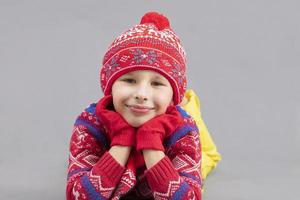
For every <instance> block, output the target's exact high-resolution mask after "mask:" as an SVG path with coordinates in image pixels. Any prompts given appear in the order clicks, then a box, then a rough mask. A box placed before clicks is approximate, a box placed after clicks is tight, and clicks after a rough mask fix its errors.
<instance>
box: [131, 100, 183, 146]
mask: <svg viewBox="0 0 300 200" xmlns="http://www.w3.org/2000/svg"><path fill="white" fill-rule="evenodd" d="M182 123H183V119H182V117H181V116H180V113H179V112H178V111H177V109H176V107H175V106H169V107H168V108H167V111H166V113H165V114H164V115H160V116H158V117H155V118H153V119H151V120H149V121H147V122H146V123H144V124H143V125H142V126H141V127H140V128H139V130H138V132H137V136H136V138H137V147H136V148H137V150H141V149H156V150H161V151H164V150H165V149H164V146H163V144H162V141H163V140H164V139H165V138H167V137H169V136H170V135H171V134H172V133H173V132H174V131H175V129H177V128H178V127H179V126H181V125H182Z"/></svg>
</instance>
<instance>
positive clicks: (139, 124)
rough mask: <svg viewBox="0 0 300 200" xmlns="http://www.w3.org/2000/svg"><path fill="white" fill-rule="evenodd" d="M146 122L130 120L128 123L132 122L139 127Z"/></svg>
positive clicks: (133, 125) (131, 123)
mask: <svg viewBox="0 0 300 200" xmlns="http://www.w3.org/2000/svg"><path fill="white" fill-rule="evenodd" d="M144 123H145V122H142V121H132V122H128V124H130V125H131V126H132V127H135V128H138V127H140V126H141V125H143V124H144Z"/></svg>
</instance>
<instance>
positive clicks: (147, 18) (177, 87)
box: [100, 12, 186, 105]
mask: <svg viewBox="0 0 300 200" xmlns="http://www.w3.org/2000/svg"><path fill="white" fill-rule="evenodd" d="M185 66H186V55H185V51H184V49H183V47H182V45H181V43H180V39H179V38H178V36H177V35H176V34H175V33H174V31H173V30H172V29H171V27H170V23H169V20H168V19H167V18H166V17H165V16H163V15H161V14H158V13H156V12H149V13H146V14H145V15H144V16H143V17H142V20H141V22H140V24H138V25H136V26H134V27H133V28H131V29H129V30H128V31H126V32H124V33H123V34H121V35H120V36H119V37H117V38H116V39H115V40H114V42H113V43H112V44H111V45H110V47H109V48H108V50H107V52H106V54H105V56H104V58H103V62H102V68H101V72H100V82H101V88H102V90H103V93H104V95H109V94H111V88H112V85H113V83H114V81H115V80H116V79H117V78H119V77H120V76H122V75H123V74H126V73H128V72H131V71H135V70H152V71H155V72H158V73H160V74H161V75H162V76H164V77H165V78H166V79H167V80H168V81H169V82H170V84H171V86H172V88H173V100H174V104H175V105H177V104H179V103H180V102H181V100H182V98H183V96H184V92H185V90H186V75H185V71H186V69H185Z"/></svg>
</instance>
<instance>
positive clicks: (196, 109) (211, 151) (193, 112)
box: [181, 89, 221, 180]
mask: <svg viewBox="0 0 300 200" xmlns="http://www.w3.org/2000/svg"><path fill="white" fill-rule="evenodd" d="M181 106H182V107H183V109H184V110H185V111H186V112H187V113H188V114H189V115H190V116H192V117H193V118H194V120H195V121H196V124H197V126H198V129H199V132H200V141H201V147H202V166H201V173H202V178H203V180H204V179H206V177H207V175H208V174H209V173H210V172H211V171H212V170H213V169H214V168H215V167H216V166H217V163H218V162H219V161H220V160H221V155H220V154H219V153H218V151H217V147H216V145H215V144H214V142H213V140H212V138H211V136H210V133H209V132H208V130H207V128H206V125H205V124H204V121H203V120H202V118H201V111H200V100H199V98H198V96H197V95H196V94H195V92H194V91H193V90H191V89H190V90H187V91H186V93H185V95H184V99H183V101H182V104H181Z"/></svg>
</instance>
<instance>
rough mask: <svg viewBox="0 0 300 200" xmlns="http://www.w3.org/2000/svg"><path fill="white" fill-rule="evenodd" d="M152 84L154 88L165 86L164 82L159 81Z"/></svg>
mask: <svg viewBox="0 0 300 200" xmlns="http://www.w3.org/2000/svg"><path fill="white" fill-rule="evenodd" d="M151 84H152V85H154V86H163V85H164V84H163V83H162V82H159V81H153V82H152V83H151Z"/></svg>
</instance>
